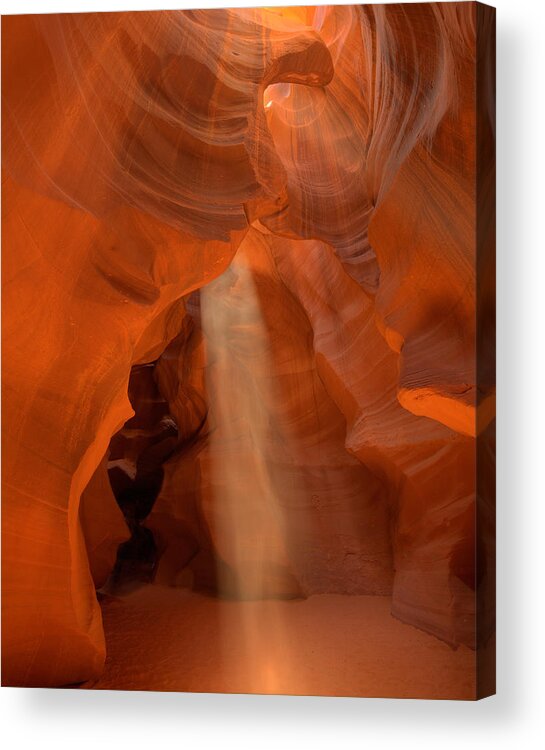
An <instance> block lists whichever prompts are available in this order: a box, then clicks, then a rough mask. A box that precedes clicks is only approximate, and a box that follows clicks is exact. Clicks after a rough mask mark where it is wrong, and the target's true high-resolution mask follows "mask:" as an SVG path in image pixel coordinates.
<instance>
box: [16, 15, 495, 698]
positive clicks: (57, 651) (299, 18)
mask: <svg viewBox="0 0 545 750" xmlns="http://www.w3.org/2000/svg"><path fill="white" fill-rule="evenodd" d="M2 23H3V40H4V43H3V50H2V55H3V58H2V69H3V74H2V75H3V80H2V94H3V129H4V138H3V201H2V209H3V230H2V231H3V246H4V254H3V347H4V348H3V355H4V356H3V363H4V364H3V398H4V414H3V441H4V442H3V445H4V464H3V483H4V484H3V487H4V489H3V521H2V542H3V544H2V549H3V610H2V612H3V628H2V632H3V678H2V679H3V683H4V684H8V685H38V686H63V685H69V684H76V683H83V682H84V681H91V682H87V683H86V684H88V685H92V684H95V685H96V687H125V688H126V687H132V688H138V687H140V688H146V687H147V688H153V687H158V688H161V689H194V690H199V689H202V690H205V689H210V690H249V691H252V690H256V691H265V692H275V691H282V692H305V691H307V692H315V693H325V694H327V693H332V692H337V693H340V694H353V695H380V694H384V692H381V691H384V690H386V691H388V693H389V694H391V695H400V696H401V695H412V696H414V697H417V696H418V695H426V696H430V697H432V696H433V697H457V698H475V697H482V696H484V695H487V694H490V693H491V692H493V690H494V675H493V661H494V659H493V643H494V639H493V633H494V596H493V588H494V509H493V508H494V505H493V499H494V468H493V466H494V464H493V461H494V433H493V428H494V393H495V384H494V353H493V344H494V304H495V302H494V282H493V266H494V146H493V128H494V68H493V62H494V49H493V44H494V13H493V11H492V9H490V8H487V7H486V6H482V5H480V4H478V3H472V2H468V3H446V4H438V3H429V4H416V5H414V4H411V5H406V6H405V5H401V4H397V5H396V4H394V5H377V6H331V7H328V6H319V7H316V8H314V7H312V8H311V7H306V8H276V9H275V8H269V9H253V10H251V9H250V10H248V9H234V10H215V11H163V12H149V13H147V12H143V13H108V14H77V15H71V14H67V15H51V16H19V17H11V18H6V17H4V18H3V21H2ZM180 589H183V590H184V592H185V593H184V596H183V597H180ZM97 590H98V597H97ZM135 590H136V592H135ZM148 592H149V593H148ZM203 596H206V597H208V598H207V599H206V604H203V602H204V600H203V599H202V597H203ZM135 597H136V598H135ZM99 599H100V603H99V601H98V600H99ZM348 601H350V602H352V603H353V604H350V606H351V607H352V606H353V607H355V608H356V609H357V607H359V606H360V604H358V603H359V602H361V603H362V604H361V607H362V609H361V618H360V620H358V619H357V618H356V619H354V612H355V611H356V610H354V611H352V610H350V611H349V610H347V609H346V605H345V604H343V603H340V602H348ZM259 602H262V603H263V605H259ZM275 602H276V603H277V604H274V603H275ZM271 603H272V604H271ZM277 605H278V606H277ZM101 606H102V611H101ZM261 606H263V607H268V609H266V615H263V614H262V613H263V612H265V609H260V607H261ZM158 607H164V611H165V612H168V613H169V614H168V618H167V621H168V622H170V623H171V627H172V634H171V635H169V636H163V641H162V642H164V643H165V649H166V651H165V652H164V653H167V652H168V654H169V657H168V659H169V660H170V661H171V662H172V663H174V662H175V661H176V657H174V656H173V655H172V647H171V645H170V642H171V641H173V640H174V641H175V639H176V635H175V634H176V632H177V631H176V625H175V621H176V617H179V618H181V619H183V621H184V623H185V625H184V628H185V630H184V632H185V633H186V637H189V638H193V639H194V642H195V643H198V644H199V646H198V647H196V648H197V650H196V653H198V654H201V655H202V659H201V668H200V669H197V668H196V667H195V666H194V659H193V656H194V655H193V654H192V655H189V653H188V650H189V651H191V646H190V645H188V644H187V643H185V645H180V649H181V651H180V653H181V656H180V659H179V661H180V665H179V672H178V673H177V674H178V677H177V678H175V677H173V676H172V674H171V673H170V672H169V674H168V677H167V676H165V677H164V679H163V680H162V678H161V676H160V675H159V676H156V678H155V679H153V678H151V677H150V676H149V670H150V669H151V670H153V669H154V664H153V663H151V664H147V666H146V668H144V665H145V657H144V656H143V655H142V654H143V652H144V651H146V653H148V654H153V655H154V658H156V659H157V663H158V664H159V663H161V661H162V656H161V651H160V648H159V647H158V645H157V643H155V644H154V647H153V648H150V649H148V648H147V645H146V644H148V645H149V643H151V640H152V639H153V637H155V636H156V635H157V633H155V636H152V635H151V634H150V631H153V628H154V627H159V625H155V623H162V624H161V628H163V627H164V623H163V622H162V620H161V617H160V616H159V615H157V616H156V615H154V614H153V613H154V611H158V610H157V608H158ZM270 607H273V609H270ZM294 607H295V609H294ZM154 608H155V609H154ZM331 608H333V609H331ZM331 611H337V612H338V613H339V617H340V618H341V619H342V617H343V616H345V617H346V618H347V619H346V623H348V622H350V623H353V622H358V623H359V624H358V628H360V629H361V633H360V636H358V635H357V634H355V633H356V631H355V630H354V628H353V627H352V626H351V630H350V632H351V633H352V636H350V637H352V638H353V641H350V644H351V648H352V649H353V651H352V652H349V653H352V654H353V657H354V662H356V661H357V655H358V653H360V652H359V651H358V649H361V648H363V647H362V646H361V644H360V641H361V640H362V639H363V640H365V641H366V643H374V641H373V637H374V636H373V633H375V635H376V633H377V632H379V631H380V632H383V633H385V634H387V635H385V636H384V638H385V639H386V640H383V641H381V644H382V645H381V646H380V648H382V649H391V650H392V651H391V653H398V650H399V644H400V643H401V642H403V643H404V644H405V647H406V649H408V650H410V649H411V648H414V654H415V655H418V654H421V659H424V660H425V663H427V664H428V667H429V670H428V682H427V683H426V684H425V685H424V683H422V684H421V685H420V686H419V683H418V681H416V682H415V676H414V674H413V672H412V671H411V670H414V669H415V665H414V664H413V662H411V660H410V659H396V660H394V661H395V663H393V662H388V663H387V664H386V662H385V661H384V660H383V661H381V662H380V665H381V666H377V665H378V664H379V663H378V662H377V663H374V662H373V663H368V662H366V661H365V660H363V661H362V663H365V664H366V665H367V668H368V675H367V676H366V675H365V674H363V675H362V674H361V670H357V669H355V670H354V674H347V677H346V679H345V681H344V682H343V681H342V680H341V681H339V678H338V675H337V676H335V678H333V677H332V676H331V669H333V668H334V666H333V665H334V664H335V658H334V655H335V653H336V652H335V628H330V627H329V626H327V625H326V624H324V625H323V627H322V628H321V629H320V626H319V623H318V621H317V620H316V618H322V619H323V622H324V623H329V622H330V620H331V617H330V615H329V614H327V613H328V612H331ZM192 612H193V617H194V618H195V619H194V620H193V621H192V620H191V617H192ZM239 612H244V613H245V614H244V616H242V615H237V614H236V613H239ZM260 612H261V614H259V613H260ZM214 613H216V614H214ZM217 613H220V614H217ZM234 613H235V614H234ZM256 613H257V614H256ZM294 613H295V614H294ZM305 613H309V614H305ZM343 613H346V614H345V615H343ZM392 615H393V617H392ZM218 617H219V618H220V621H223V620H221V618H222V617H224V618H226V619H225V623H227V624H226V626H225V627H224V628H223V630H222V629H221V628H220V630H219V631H218V626H217V622H218V619H217V618H218ZM237 617H239V619H238V620H237V619H236V618H237ZM381 617H382V618H383V619H382V623H383V624H382V626H381V625H380V622H381ZM124 618H125V619H124ZM203 618H204V619H203ZM207 618H212V619H207ZM260 618H261V619H260ZM313 618H314V619H313ZM384 618H386V619H387V620H388V621H386V620H385V619H384ZM393 618H396V620H394V619H393ZM390 620H391V621H393V622H397V621H401V622H403V623H405V625H401V623H399V624H398V625H396V626H395V627H393V626H391V625H390ZM191 622H193V623H194V624H193V625H191ZM202 622H206V623H209V622H210V623H211V622H214V623H215V624H214V627H212V626H211V625H210V626H208V625H207V626H206V628H209V629H208V630H206V628H205V631H206V632H209V633H215V634H216V635H215V637H216V638H218V637H220V636H218V632H221V633H222V635H221V637H222V638H228V637H229V632H233V633H235V632H237V633H238V632H241V633H243V634H244V638H243V640H244V643H245V644H246V648H247V649H248V648H255V650H256V651H255V652H254V653H253V657H255V653H257V650H261V651H263V650H266V646H267V644H266V643H265V642H264V641H263V640H260V637H261V638H263V637H265V636H259V633H260V632H262V633H265V632H267V636H266V637H267V638H269V642H268V645H269V651H270V654H273V655H274V654H275V653H277V654H283V655H284V656H285V653H286V652H285V642H297V643H299V642H300V637H301V633H302V632H307V631H308V629H309V628H310V630H311V631H313V632H316V633H317V635H316V636H315V637H316V638H326V635H324V633H326V634H327V633H330V635H329V636H327V638H329V640H327V638H326V641H327V642H326V645H325V647H324V641H323V640H322V641H320V642H319V643H318V644H317V649H316V653H319V654H320V655H319V656H315V657H309V658H310V659H311V661H312V659H314V661H312V664H311V668H310V672H309V675H312V679H311V677H310V676H308V679H307V680H306V681H305V680H303V681H302V682H301V681H300V680H299V678H298V676H299V675H301V674H303V672H304V669H305V667H304V664H303V663H301V664H299V666H298V667H297V668H296V669H295V668H294V669H293V670H292V671H291V672H290V673H289V674H288V673H284V674H283V676H282V678H280V677H278V675H277V677H278V679H277V680H276V681H274V680H272V678H271V674H272V673H273V672H274V669H273V671H272V672H271V669H272V667H271V664H268V666H267V668H266V669H265V668H264V672H263V674H265V672H266V674H267V675H268V676H267V678H266V680H265V678H264V677H263V680H265V681H263V680H261V677H260V675H256V674H254V675H252V679H250V676H249V673H248V672H247V671H246V672H245V671H244V670H242V672H241V674H240V675H239V676H238V677H235V676H233V675H234V672H232V671H231V672H229V671H228V674H227V677H222V678H221V679H220V678H219V677H218V679H217V681H216V682H214V679H212V678H211V677H210V675H209V674H205V672H206V669H205V670H204V672H203V668H202V664H204V665H206V664H209V666H210V665H211V664H212V665H213V658H216V657H217V658H220V657H219V656H218V655H217V654H216V652H214V657H212V656H211V654H212V651H210V652H207V653H206V654H205V653H204V651H203V650H204V649H206V648H208V649H210V648H215V646H213V645H212V646H211V645H210V643H208V645H207V643H206V641H207V639H206V638H204V639H203V638H202V637H201V632H204V631H203V629H202V627H201V624H202ZM331 622H333V620H331ZM135 623H136V624H135ZM271 623H272V624H273V625H274V627H272V625H271ZM227 625H228V626H229V627H230V628H231V631H229V630H227V631H226V628H227ZM366 627H369V628H371V630H369V632H368V634H367V636H366ZM271 628H272V630H271ZM290 628H292V630H290ZM328 628H329V629H328ZM372 628H375V630H374V631H372ZM377 628H378V630H377ZM397 628H399V630H398V629H397ZM301 629H303V630H301ZM313 629H314V630H313ZM417 629H418V630H417ZM269 631H271V632H274V633H275V634H276V635H271V632H269ZM280 632H282V633H283V634H284V635H285V639H284V641H282V642H281V639H280V638H279V636H278V633H280ZM146 633H147V635H146ZM226 633H227V634H226ZM105 634H106V638H105ZM124 634H125V635H127V638H125V637H124ZM187 634H189V636H188V635H187ZM426 634H427V635H426ZM237 637H238V635H237ZM309 637H310V636H309ZM313 637H314V636H313ZM298 638H299V640H298ZM146 639H147V640H146ZM275 639H276V641H275ZM388 639H390V640H388ZM208 640H209V639H208ZM167 641H168V642H169V644H168V648H167V645H166V644H167ZM137 643H140V644H141V647H140V648H141V653H140V657H138V655H136V656H135V654H134V653H132V652H131V654H130V655H129V651H130V649H131V648H135V645H134V644H137ZM301 644H302V641H301ZM445 644H448V645H445ZM345 645H346V644H345V643H343V646H342V648H345ZM305 647H306V646H304V645H301V648H302V649H304V648H305ZM450 647H453V648H454V649H457V650H456V651H452V652H451V653H452V655H448V656H447V652H445V651H443V649H447V651H448V650H449V648H450ZM339 648H340V646H339ZM123 649H125V651H124V650H123ZM184 649H185V651H184ZM237 649H238V646H237V647H236V648H234V650H233V653H237V654H238V653H239V652H238V650H237ZM418 649H422V650H421V651H419V650H418ZM473 650H475V651H476V655H477V658H476V659H475V654H474V653H473ZM137 651H138V649H137ZM371 651H373V649H370V650H369V649H368V652H366V656H365V659H372V658H377V657H376V656H373V654H371ZM201 652H202V653H201ZM220 652H221V649H220ZM228 652H229V648H227V651H224V652H223V653H228ZM218 653H219V652H218ZM311 653H312V654H314V653H315V651H314V650H312V652H311ZM339 653H340V652H339ZM343 653H344V652H343ZM362 653H363V652H362ZM184 654H185V655H186V656H184ZM300 654H301V652H299V654H298V655H297V654H296V657H295V658H294V659H292V661H293V663H296V662H297V659H299V660H300V659H301V656H300ZM331 655H333V656H331ZM106 656H107V657H108V658H107V659H106V670H105V671H104V664H105V658H106ZM250 657H252V654H250ZM250 657H248V653H246V658H247V659H249V660H250V661H251V662H252V664H254V672H255V670H256V669H257V668H258V666H259V664H260V663H261V662H260V661H259V660H256V659H255V658H251V659H250ZM138 658H141V665H140V667H138V665H137V667H136V671H135V673H134V674H132V673H131V674H132V676H131V675H129V676H128V677H127V671H126V670H127V665H129V667H130V664H133V663H134V662H135V659H136V661H138ZM229 658H230V657H228V656H226V657H225V659H224V663H225V664H226V663H227V662H228V660H229ZM243 658H244V656H243V654H239V657H237V659H239V661H240V660H243ZM271 658H272V657H271ZM415 658H416V657H415ZM280 659H281V657H280V656H279V661H280ZM328 659H329V661H328ZM362 659H363V657H362ZM184 660H185V661H184ZM304 661H305V663H306V660H304ZM184 664H185V667H184ZM416 664H419V662H418V659H417V660H416ZM396 665H397V666H396ZM439 665H441V666H440V667H439ZM273 666H274V665H273ZM419 666H421V664H419ZM186 667H187V669H186ZM157 669H159V667H157ZM210 669H212V671H214V670H213V666H210ZM210 669H209V671H210ZM232 670H235V671H236V668H235V667H232ZM445 670H446V673H447V677H446V678H445V677H444V676H443V677H441V678H440V677H439V674H440V673H441V674H443V673H444V672H445ZM425 671H426V670H425V669H424V672H425ZM129 672H130V668H129ZM348 672H350V670H348ZM356 672H358V674H357V675H356ZM145 674H147V675H148V677H145ZM214 674H216V672H214ZM229 674H231V679H230V678H229ZM328 674H329V676H328ZM101 675H102V677H101ZM143 675H144V676H143ZM183 675H185V677H184V676H183ZM191 675H193V682H192V681H191V679H192V678H191ZM196 675H197V676H198V679H197V677H196ZM430 675H433V676H430ZM237 680H239V681H238V682H237ZM260 680H261V681H260ZM93 681H95V682H93Z"/></svg>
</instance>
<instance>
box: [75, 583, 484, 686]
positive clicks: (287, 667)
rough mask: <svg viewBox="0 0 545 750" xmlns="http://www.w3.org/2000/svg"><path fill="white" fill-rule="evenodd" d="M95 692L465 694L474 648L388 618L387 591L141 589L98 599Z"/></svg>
mask: <svg viewBox="0 0 545 750" xmlns="http://www.w3.org/2000/svg"><path fill="white" fill-rule="evenodd" d="M102 611H103V618H104V628H105V633H106V644H107V653H108V656H107V660H106V667H105V670H104V672H103V674H102V676H101V677H100V679H98V680H96V681H93V682H88V683H85V684H84V685H83V686H82V687H85V688H92V689H101V690H113V689H115V690H160V691H183V692H214V693H217V692H222V693H223V692H228V693H248V692H251V693H284V694H294V695H339V696H368V697H372V696H375V697H381V696H388V697H399V698H409V697H418V698H453V699H454V698H456V699H471V698H473V696H474V683H473V677H472V675H473V674H474V660H475V654H474V652H472V651H471V650H469V649H468V648H465V647H460V648H458V649H457V650H453V649H451V648H450V647H449V646H448V645H446V644H445V643H442V642H441V641H439V640H437V639H436V638H434V637H432V636H429V635H427V634H426V633H424V632H422V631H420V630H418V629H416V628H414V627H412V626H410V625H405V624H403V623H402V622H400V621H398V620H396V619H395V618H394V617H392V616H391V614H390V599H389V597H377V596H341V595H317V596H312V597H310V598H309V599H306V600H301V599H299V600H291V601H248V602H233V601H225V600H218V599H215V598H213V597H209V596H205V595H202V594H196V593H194V592H191V591H189V590H186V589H175V588H167V587H162V586H156V585H153V586H152V585H148V586H144V587H142V588H140V589H138V590H137V591H134V592H132V593H130V594H128V595H126V596H124V597H123V598H113V597H108V598H106V599H105V600H104V601H103V603H102Z"/></svg>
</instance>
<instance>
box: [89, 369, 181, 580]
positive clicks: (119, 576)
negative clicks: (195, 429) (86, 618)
mask: <svg viewBox="0 0 545 750" xmlns="http://www.w3.org/2000/svg"><path fill="white" fill-rule="evenodd" d="M155 364H156V363H155V362H152V363H150V364H146V365H135V366H134V367H133V368H132V370H131V375H130V379H129V400H130V402H131V405H132V408H133V409H134V416H133V417H131V419H129V420H128V421H127V422H126V423H125V424H124V426H123V427H122V428H121V430H119V431H118V432H117V433H116V434H115V435H114V436H113V437H112V439H111V441H110V447H109V460H108V475H109V479H110V484H111V486H112V490H113V493H114V495H115V498H116V500H117V503H118V505H119V507H120V509H121V511H122V512H123V515H124V517H125V520H126V522H127V525H128V527H129V530H130V532H131V537H130V539H129V540H128V541H126V542H124V543H123V544H121V545H120V547H119V549H118V553H117V560H116V563H115V566H114V569H113V572H112V574H111V576H110V578H109V580H108V582H107V583H106V585H105V586H104V588H103V592H104V593H120V592H122V591H126V590H128V589H131V588H134V587H135V586H137V585H139V584H141V583H148V582H150V581H152V580H153V577H154V574H155V569H156V565H157V558H158V553H157V545H156V543H155V539H154V537H153V533H152V531H151V530H150V529H148V528H146V527H145V526H143V525H142V523H143V522H144V521H145V519H146V518H147V516H148V515H149V513H150V512H151V510H152V508H153V505H154V503H155V501H156V499H157V497H158V495H159V492H160V491H161V487H162V484H163V478H164V470H163V464H164V463H165V461H167V460H168V458H170V456H171V455H172V454H173V452H174V451H175V449H176V447H177V444H178V426H177V424H176V421H175V420H174V418H173V417H172V415H171V414H170V413H169V405H168V403H167V401H166V400H165V399H164V398H163V396H162V395H161V393H160V392H159V389H158V387H157V383H156V381H155V378H154V370H155Z"/></svg>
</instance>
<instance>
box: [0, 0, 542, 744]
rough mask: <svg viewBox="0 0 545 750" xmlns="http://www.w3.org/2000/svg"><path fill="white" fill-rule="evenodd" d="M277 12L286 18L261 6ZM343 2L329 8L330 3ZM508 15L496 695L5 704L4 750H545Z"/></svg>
mask: <svg viewBox="0 0 545 750" xmlns="http://www.w3.org/2000/svg"><path fill="white" fill-rule="evenodd" d="M266 2H268V4H269V5H289V4H290V3H289V2H288V1H287V0H285V2H278V0H266ZM333 2H334V0H333ZM229 4H231V5H238V6H243V5H248V6H251V5H256V4H258V3H257V2H256V0H254V1H253V2H244V0H236V1H235V0H232V2H231V3H229V2H225V0H224V1H223V2H222V1H221V0H220V1H219V2H213V0H212V1H210V2H204V0H194V2H191V0H190V1H189V2H187V0H186V2H183V0H182V1H180V0H178V2H172V0H159V1H158V2H157V3H156V5H155V6H154V5H153V3H150V2H149V1H147V2H146V1H145V0H144V1H143V0H140V1H139V0H109V2H107V1H106V2H105V1H104V0H99V1H98V2H93V0H79V2H76V1H74V0H34V1H31V0H19V1H18V2H17V0H11V1H10V2H7V1H6V0H0V9H1V12H2V13H23V12H24V13H37V12H55V11H68V10H69V11H84V10H135V9H149V8H154V9H162V8H184V7H185V8H187V7H210V8H213V7H218V6H221V5H229ZM494 4H495V5H496V7H497V9H498V13H497V22H498V27H497V28H498V232H499V235H498V345H499V347H498V388H499V404H498V420H499V425H498V427H499V443H498V541H499V554H498V563H499V564H498V585H499V591H498V616H499V624H498V695H497V696H496V697H494V698H489V699H487V700H485V701H481V702H478V703H462V702H446V701H438V702H428V701H404V700H373V699H366V700H365V699H346V698H288V697H281V696H279V697H262V696H230V695H195V694H172V693H163V694H161V693H123V692H117V693H116V692H92V691H89V692H86V691H69V690H29V689H27V690H20V689H19V690H17V689H10V688H2V690H1V691H0V710H1V719H0V732H1V735H0V736H1V738H2V740H3V742H4V747H5V748H9V750H19V748H39V749H40V750H41V749H42V748H45V749H46V750H47V749H48V748H55V750H60V749H61V748H74V750H79V748H81V747H83V748H87V747H89V748H90V747H92V748H97V747H100V746H102V747H104V748H105V749H106V748H107V750H110V748H115V747H119V748H121V747H122V748H128V749H129V750H133V748H134V750H136V749H139V748H153V749H154V750H162V748H165V747H167V746H170V745H172V746H174V747H176V748H177V747H180V749H181V750H197V748H198V750H207V749H208V748H216V747H220V748H222V750H227V748H237V750H238V749H239V748H240V749H242V748H252V750H253V749H254V748H255V750H262V749H267V748H275V750H281V748H288V749H290V748H297V750H299V748H301V750H302V749H303V748H305V749H306V748H313V750H314V748H315V749H316V750H321V749H322V748H328V750H341V748H342V749H343V750H344V748H352V747H354V748H356V747H357V748H362V749H363V748H365V747H367V746H368V747H369V748H370V749H372V750H375V749H376V748H397V747H403V748H404V749H405V748H412V747H415V748H418V749H419V750H427V748H434V750H435V749H436V748H437V749H438V748H441V750H443V749H445V750H449V749H450V748H456V750H466V749H467V750H471V749H472V748H478V749H479V750H481V748H489V747H490V748H500V750H501V749H503V748H512V747H515V748H516V749H517V750H518V749H519V748H520V750H527V749H528V750H530V749H532V748H536V747H545V744H544V740H545V731H544V729H543V719H542V716H544V715H545V690H544V687H543V686H544V678H545V675H544V670H545V660H544V658H543V654H544V646H543V641H544V638H545V617H544V615H545V609H544V605H543V600H544V591H545V581H544V578H545V575H544V574H545V569H544V568H545V566H544V564H543V553H542V549H544V548H545V517H544V512H543V508H544V506H545V491H544V489H543V484H544V482H543V467H544V466H545V455H544V449H545V440H544V427H545V414H544V410H543V391H544V382H543V381H544V368H543V361H544V358H543V348H544V346H545V332H544V325H543V324H544V316H543V312H542V310H543V304H544V298H545V286H544V271H545V268H544V262H543V255H544V252H545V242H544V240H543V235H544V231H543V218H544V215H545V205H544V199H545V191H544V190H543V175H544V168H545V164H544V158H543V156H544V140H545V121H544V120H545V118H544V104H543V102H544V97H545V59H544V57H545V56H544V49H545V28H544V21H545V13H544V10H543V9H544V7H545V2H543V0H496V2H495V3H494Z"/></svg>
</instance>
